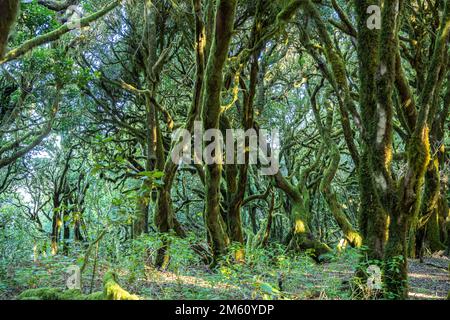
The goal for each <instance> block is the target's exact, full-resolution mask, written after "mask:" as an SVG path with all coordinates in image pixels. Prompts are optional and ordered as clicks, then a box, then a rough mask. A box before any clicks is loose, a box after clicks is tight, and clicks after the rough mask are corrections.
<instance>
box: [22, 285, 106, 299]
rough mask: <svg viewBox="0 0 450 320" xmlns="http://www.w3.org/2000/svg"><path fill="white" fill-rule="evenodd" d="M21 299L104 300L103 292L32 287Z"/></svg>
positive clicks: (23, 293)
mask: <svg viewBox="0 0 450 320" xmlns="http://www.w3.org/2000/svg"><path fill="white" fill-rule="evenodd" d="M18 298H19V300H104V296H103V292H94V293H92V294H88V295H85V294H82V293H81V291H80V290H78V289H70V290H65V291H64V290H62V289H59V288H38V289H30V290H26V291H24V292H22V293H21V294H20V295H19V297H18Z"/></svg>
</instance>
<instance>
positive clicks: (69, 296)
mask: <svg viewBox="0 0 450 320" xmlns="http://www.w3.org/2000/svg"><path fill="white" fill-rule="evenodd" d="M116 278H117V277H116V275H115V273H113V272H107V273H106V274H105V276H104V278H103V285H104V290H103V291H98V292H94V293H91V294H83V293H81V291H80V290H78V289H69V290H63V289H60V288H38V289H29V290H26V291H24V292H22V293H21V294H20V295H19V296H18V299H19V300H139V297H138V296H137V295H134V294H130V293H128V292H127V291H125V290H124V289H122V288H121V287H120V285H119V284H118V283H117V280H116Z"/></svg>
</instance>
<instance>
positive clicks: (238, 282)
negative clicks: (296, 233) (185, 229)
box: [0, 255, 450, 300]
mask: <svg viewBox="0 0 450 320" xmlns="http://www.w3.org/2000/svg"><path fill="white" fill-rule="evenodd" d="M55 259H58V258H55V257H51V258H50V259H48V260H46V261H41V262H40V263H39V264H38V265H36V264H34V263H33V264H30V265H27V266H21V267H19V268H16V269H15V270H11V272H10V275H9V279H10V280H8V279H6V281H5V279H3V280H1V279H0V299H15V298H16V297H17V295H18V294H19V293H20V292H22V291H23V290H26V289H29V288H36V287H60V288H64V282H65V280H64V278H63V276H62V275H61V271H60V270H61V269H62V268H66V267H67V266H68V265H70V264H71V263H73V261H70V260H69V259H67V258H60V259H61V260H58V261H57V262H55ZM355 261H356V257H355V256H351V255H350V256H349V255H343V256H338V257H336V258H335V259H333V260H332V261H330V262H328V263H323V264H316V263H314V262H313V261H312V260H311V259H309V258H308V257H302V258H299V259H296V264H295V265H282V266H279V267H278V268H274V269H272V270H269V269H268V268H267V267H258V266H257V265H254V266H252V265H245V266H242V267H241V266H237V265H232V266H227V267H222V268H220V269H219V270H218V271H216V272H212V271H211V270H209V269H208V268H206V267H201V266H199V265H196V266H191V267H187V268H186V267H183V268H181V269H178V270H171V271H158V270H156V269H154V268H152V267H145V268H144V269H142V270H141V271H139V272H135V271H134V272H130V270H127V269H126V268H123V269H122V268H121V271H119V272H118V275H119V279H120V283H121V285H122V286H123V287H124V288H126V289H127V290H128V291H129V292H132V293H135V294H138V295H140V296H141V297H143V298H144V299H152V300H153V299H179V300H185V299H204V300H209V299H224V300H235V299H243V300H246V299H294V300H296V299H334V300H346V299H352V298H353V297H352V294H351V290H349V289H350V286H349V280H351V279H352V276H353V274H354V266H355V265H356V263H355ZM449 263H450V259H449V258H448V257H446V256H444V255H434V256H428V257H426V258H425V259H424V262H423V263H420V262H419V261H418V260H409V285H410V294H409V296H410V298H411V299H421V300H423V299H426V300H436V299H446V297H447V294H448V292H449V291H450V278H449V272H448V267H449ZM108 269H109V268H108V266H106V265H99V266H98V267H97V269H96V276H95V277H94V278H92V277H91V274H90V273H91V270H89V269H87V270H86V276H85V277H83V279H84V291H85V292H89V291H92V290H93V291H98V290H102V275H103V274H104V273H105V272H106V271H107V270H108ZM30 270H32V271H30ZM17 279H20V281H19V282H18V281H17ZM280 287H281V290H280Z"/></svg>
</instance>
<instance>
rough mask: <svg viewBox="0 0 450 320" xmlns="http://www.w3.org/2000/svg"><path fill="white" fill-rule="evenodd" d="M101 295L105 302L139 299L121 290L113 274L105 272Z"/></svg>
mask: <svg viewBox="0 0 450 320" xmlns="http://www.w3.org/2000/svg"><path fill="white" fill-rule="evenodd" d="M103 295H104V296H105V297H106V300H139V297H138V296H137V295H134V294H130V293H129V292H128V291H126V290H124V289H122V287H121V286H120V285H119V284H118V283H117V276H116V274H115V273H114V272H107V273H106V274H105V276H104V278H103Z"/></svg>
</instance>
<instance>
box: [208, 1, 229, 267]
mask: <svg viewBox="0 0 450 320" xmlns="http://www.w3.org/2000/svg"><path fill="white" fill-rule="evenodd" d="M236 6H237V0H219V1H217V5H216V16H215V20H214V26H215V30H214V33H213V40H212V45H211V49H210V53H209V57H208V63H207V66H206V73H205V89H204V90H205V92H204V96H203V106H202V120H203V126H204V130H208V129H218V128H219V119H220V113H221V97H220V95H221V90H222V82H223V69H224V66H225V62H226V59H227V57H228V50H229V45H230V41H231V37H232V34H233V27H234V17H235V14H236ZM217 162H219V163H214V164H209V165H207V166H206V183H205V195H206V198H205V201H206V206H205V220H206V226H207V230H208V234H209V241H210V246H211V251H212V253H213V256H214V260H215V261H217V259H219V258H220V257H221V256H222V255H224V254H225V253H226V251H227V247H228V245H229V242H230V241H229V237H228V235H227V233H226V229H225V226H224V221H223V219H222V216H221V214H220V179H221V175H222V164H221V163H220V162H221V159H220V161H217Z"/></svg>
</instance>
